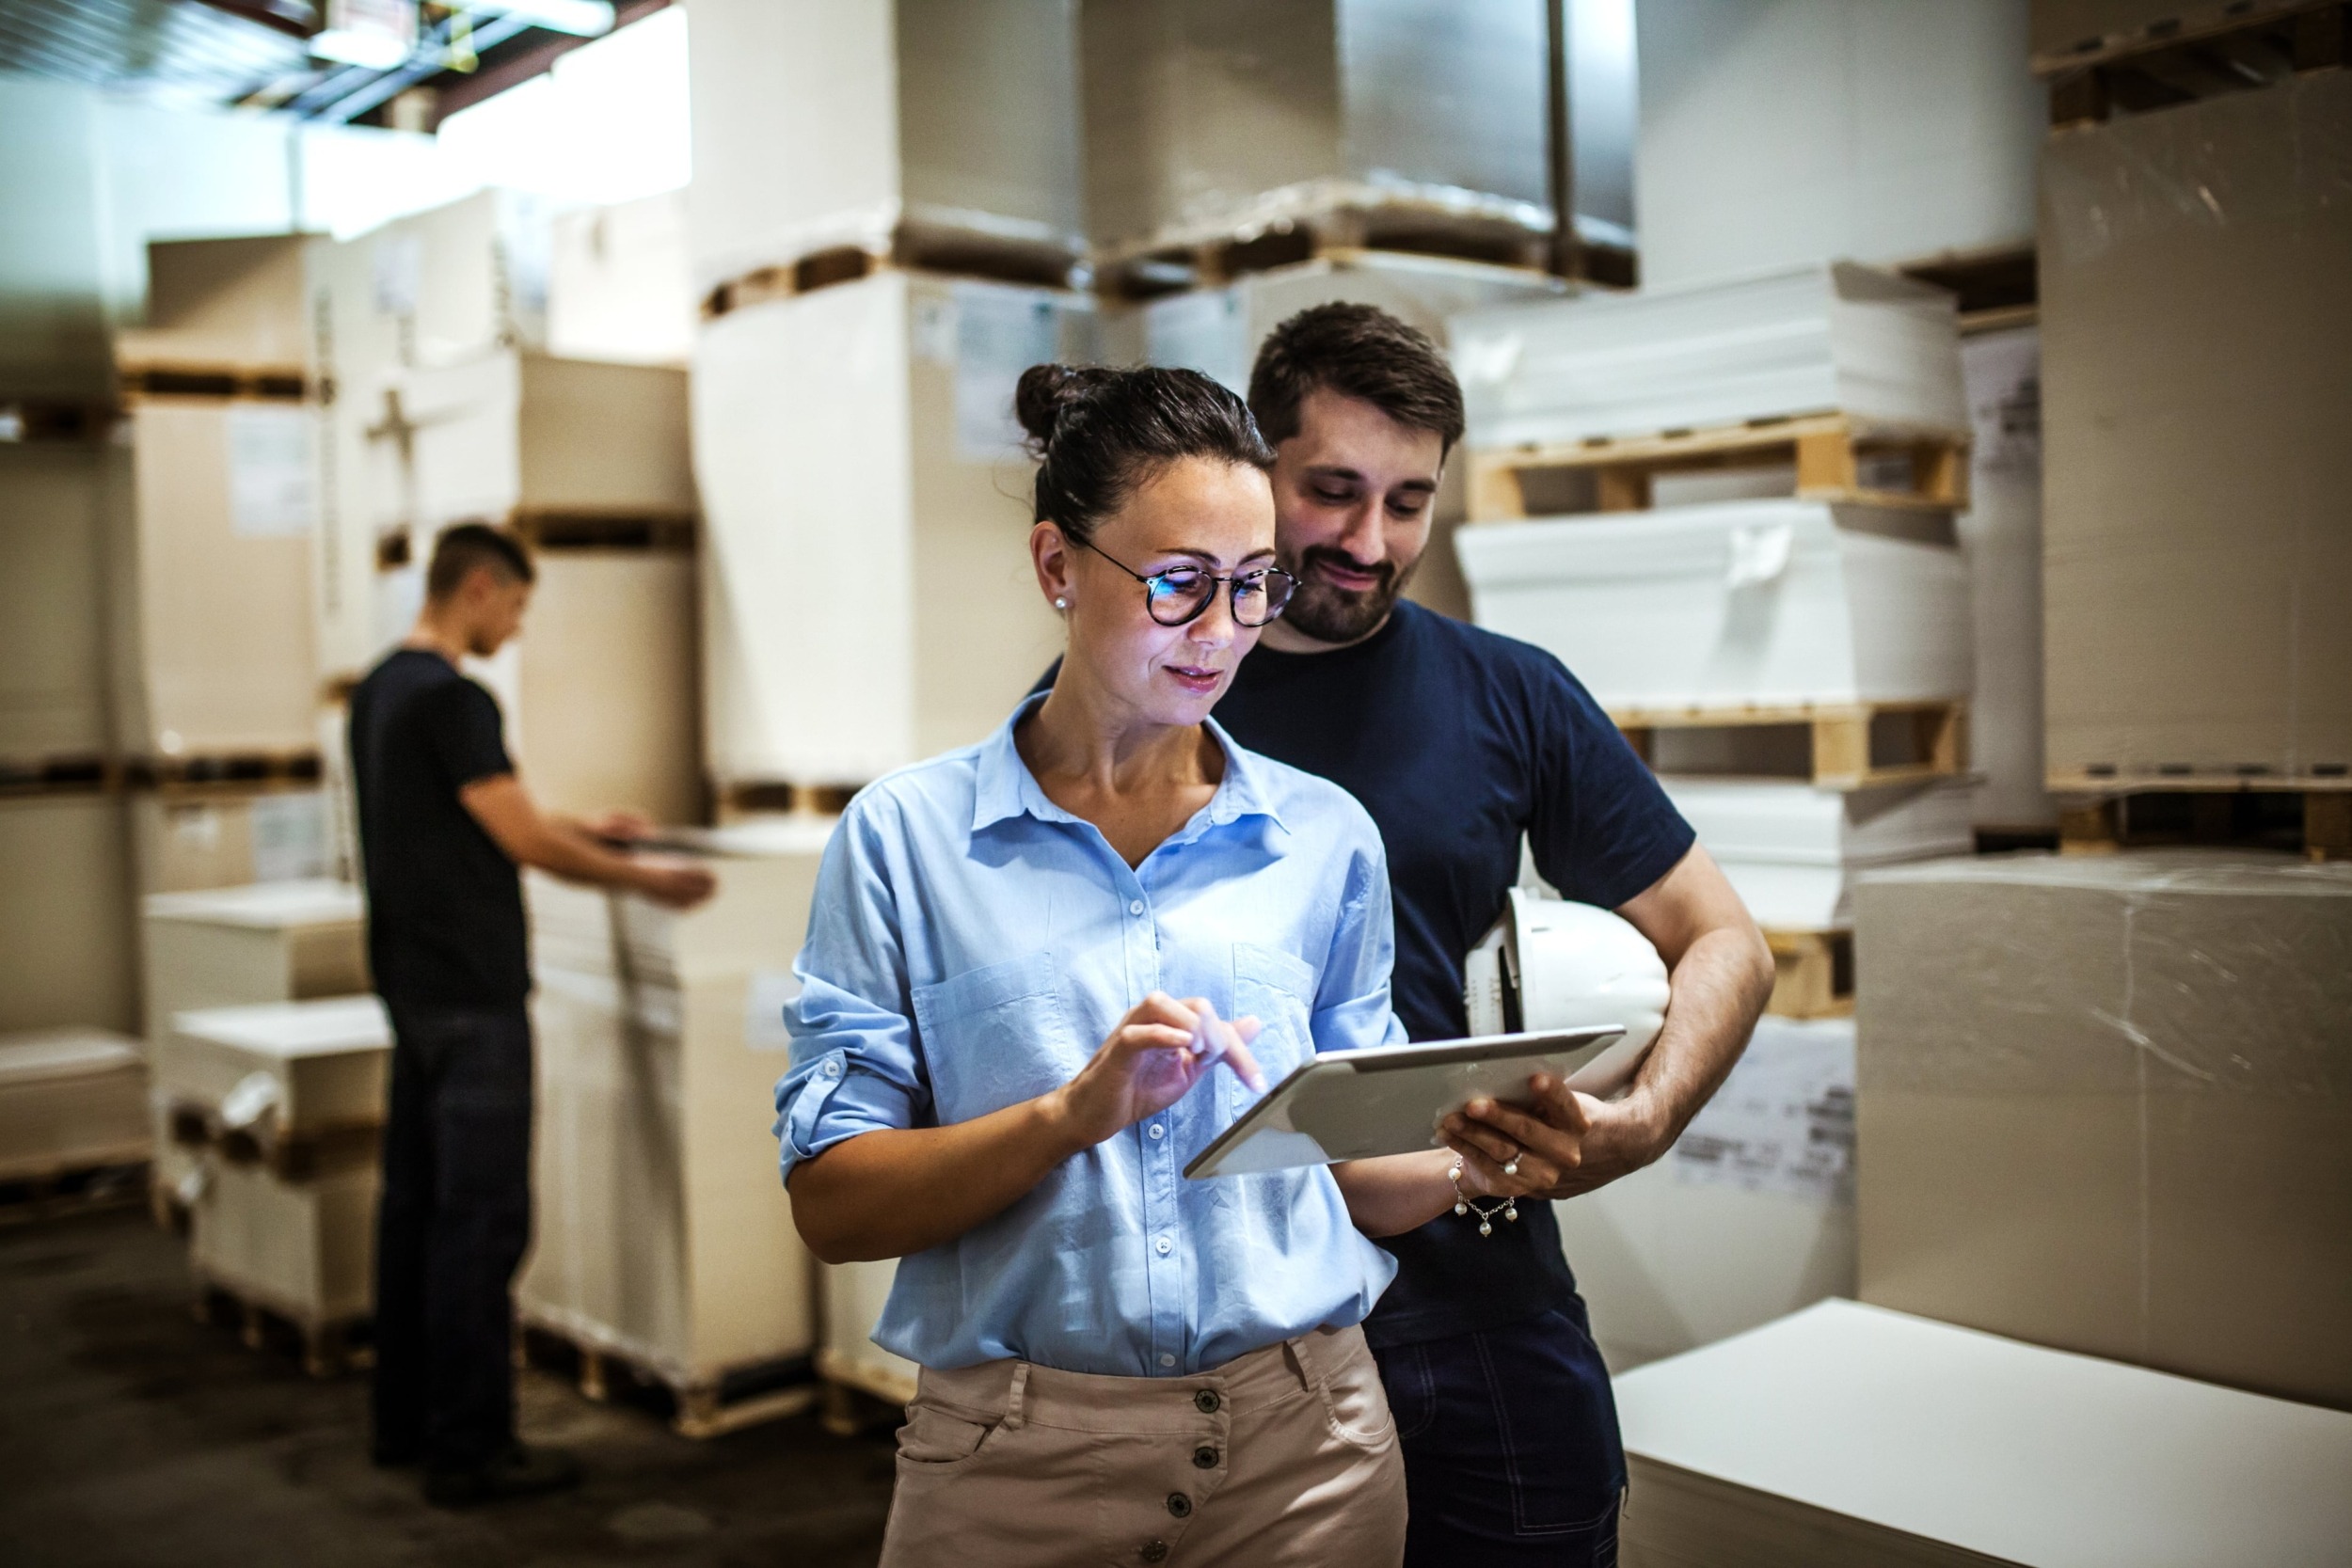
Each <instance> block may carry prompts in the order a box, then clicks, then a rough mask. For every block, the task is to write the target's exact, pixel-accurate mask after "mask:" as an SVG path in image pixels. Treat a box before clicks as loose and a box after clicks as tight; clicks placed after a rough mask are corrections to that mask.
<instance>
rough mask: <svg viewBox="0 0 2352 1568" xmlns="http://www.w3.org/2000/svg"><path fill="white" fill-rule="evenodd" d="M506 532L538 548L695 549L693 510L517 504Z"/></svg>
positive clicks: (508, 519)
mask: <svg viewBox="0 0 2352 1568" xmlns="http://www.w3.org/2000/svg"><path fill="white" fill-rule="evenodd" d="M506 528H507V531H509V532H511V533H513V534H514V535H515V536H516V538H518V539H520V540H521V541H522V542H523V543H524V544H525V545H527V546H530V547H531V548H532V549H534V550H686V549H692V548H693V547H694V535H695V532H696V518H695V515H694V514H693V513H691V512H683V511H680V512H646V511H643V510H633V511H620V512H589V511H582V510H580V509H579V508H572V509H569V510H564V511H556V510H553V509H539V508H518V509H517V510H516V511H515V512H514V513H512V514H511V515H508V517H507V518H506Z"/></svg>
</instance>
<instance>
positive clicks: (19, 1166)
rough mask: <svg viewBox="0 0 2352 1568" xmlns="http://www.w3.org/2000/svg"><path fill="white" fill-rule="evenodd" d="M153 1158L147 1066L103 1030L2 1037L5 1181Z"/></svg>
mask: <svg viewBox="0 0 2352 1568" xmlns="http://www.w3.org/2000/svg"><path fill="white" fill-rule="evenodd" d="M146 1158H147V1063H146V1061H145V1060H144V1059H143V1058H142V1056H141V1054H140V1052H139V1045H138V1042H137V1041H136V1040H133V1039H127V1038H125V1037H122V1036H120V1035H117V1034H114V1033H112V1032H111V1031H108V1030H104V1029H40V1030H34V1031H31V1032H30V1033H22V1034H8V1035H0V1181H26V1180H39V1179H40V1178H43V1177H50V1176H56V1175H60V1174H63V1173H65V1172H69V1171H80V1170H97V1169H101V1168H103V1167H104V1166H107V1165H127V1164H137V1163H138V1162H140V1161H142V1160H145V1159H146Z"/></svg>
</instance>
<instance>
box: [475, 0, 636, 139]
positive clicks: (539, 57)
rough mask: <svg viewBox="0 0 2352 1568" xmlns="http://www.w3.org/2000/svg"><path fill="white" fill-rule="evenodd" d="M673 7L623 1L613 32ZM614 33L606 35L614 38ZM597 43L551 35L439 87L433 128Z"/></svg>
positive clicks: (614, 10)
mask: <svg viewBox="0 0 2352 1568" xmlns="http://www.w3.org/2000/svg"><path fill="white" fill-rule="evenodd" d="M669 5H670V0H621V3H620V4H617V5H615V6H614V7H613V8H612V33H617V32H619V31H620V30H621V29H622V28H624V27H626V26H628V24H630V23H632V22H638V21H642V20H644V18H646V17H648V16H651V15H652V14H653V13H654V12H656V11H659V10H663V9H666V8H668V7H669ZM612 33H607V34H605V35H604V36H605V37H606V38H611V37H612ZM477 36H478V35H477ZM594 42H596V40H595V39H585V38H572V37H568V36H565V35H561V34H553V35H549V36H548V38H545V39H543V40H540V41H538V42H536V43H533V44H532V45H531V46H530V47H529V48H526V49H520V50H517V51H516V52H515V53H514V54H513V55H509V56H507V57H506V58H505V59H502V60H501V61H499V62H498V63H497V64H496V65H487V66H484V67H483V68H482V69H481V70H479V71H474V72H472V73H471V74H469V75H466V76H460V77H458V78H457V79H456V80H454V81H453V82H449V83H447V84H445V85H443V86H442V87H440V88H439V95H440V96H439V102H438V103H437V104H436V105H435V108H434V115H433V126H434V127H435V128H438V126H439V124H440V122H441V120H443V119H446V118H448V117H449V116H451V115H453V114H455V113H456V112H457V111H458V110H460V109H469V108H471V107H473V105H475V104H476V103H481V102H482V101H483V100H485V99H486V98H495V97H497V96H498V95H499V94H500V93H502V92H504V91H505V90H506V89H507V88H509V87H520V86H521V85H522V84H523V83H525V82H528V81H530V80H531V79H532V77H533V76H537V75H539V74H541V73H542V72H544V71H548V70H549V69H550V68H552V67H553V66H554V64H555V62H556V61H557V60H558V59H560V58H562V57H563V56H564V55H568V54H570V53H571V52H572V51H573V50H575V49H578V48H579V47H580V45H581V44H584V43H594Z"/></svg>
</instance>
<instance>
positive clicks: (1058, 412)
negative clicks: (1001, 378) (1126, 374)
mask: <svg viewBox="0 0 2352 1568" xmlns="http://www.w3.org/2000/svg"><path fill="white" fill-rule="evenodd" d="M1109 379H1110V372H1106V371H1104V370H1101V369H1098V368H1096V367H1092V366H1088V367H1083V368H1081V367H1076V366H1071V365H1031V366H1030V367H1029V368H1028V369H1027V370H1025V371H1023V372H1021V382H1020V385H1019V386H1018V387H1016V388H1014V389H1013V394H1012V411H1013V416H1014V418H1016V419H1018V420H1020V421H1021V428H1022V429H1024V430H1025V431H1027V432H1028V433H1029V444H1030V445H1031V446H1032V447H1034V448H1036V449H1037V452H1038V454H1039V455H1040V456H1043V455H1044V452H1045V449H1046V448H1047V447H1049V446H1051V445H1052V444H1053V441H1054V432H1055V431H1057V429H1059V428H1060V427H1061V424H1062V421H1063V420H1067V419H1068V418H1069V417H1070V415H1071V412H1072V411H1073V409H1075V408H1077V407H1078V406H1079V405H1080V404H1084V403H1085V402H1087V400H1088V399H1089V397H1091V396H1092V395H1093V393H1094V392H1095V391H1097V390H1098V389H1099V388H1101V387H1102V386H1103V384H1104V382H1105V381H1107V380H1109Z"/></svg>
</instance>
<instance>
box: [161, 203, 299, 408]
mask: <svg viewBox="0 0 2352 1568" xmlns="http://www.w3.org/2000/svg"><path fill="white" fill-rule="evenodd" d="M312 240H313V236H311V235H308V234H253V235H240V236H237V237H234V238H229V239H209V240H152V241H150V242H149V243H148V246H147V312H146V315H145V317H144V318H143V319H142V321H141V322H140V324H139V325H137V326H134V327H126V328H123V329H121V330H119V331H117V332H116V334H115V362H116V364H117V366H118V367H120V368H123V369H125V370H128V371H130V372H133V373H135V374H137V373H143V372H147V371H149V370H157V371H164V372H170V371H174V370H177V371H180V372H183V373H184V372H195V373H203V372H219V371H220V370H223V369H226V368H230V367H234V368H237V369H241V370H246V371H262V372H293V373H294V375H296V376H299V375H300V374H301V372H302V364H303V360H304V358H305V357H306V355H307V351H308V348H309V340H310V320H309V312H308V309H306V305H307V301H306V297H305V293H306V292H305V288H304V277H305V265H306V263H305V255H306V253H307V251H308V250H309V248H310V245H311V243H312Z"/></svg>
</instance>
